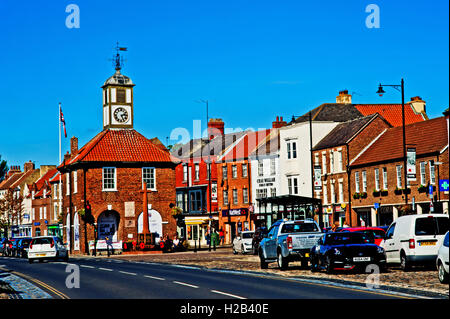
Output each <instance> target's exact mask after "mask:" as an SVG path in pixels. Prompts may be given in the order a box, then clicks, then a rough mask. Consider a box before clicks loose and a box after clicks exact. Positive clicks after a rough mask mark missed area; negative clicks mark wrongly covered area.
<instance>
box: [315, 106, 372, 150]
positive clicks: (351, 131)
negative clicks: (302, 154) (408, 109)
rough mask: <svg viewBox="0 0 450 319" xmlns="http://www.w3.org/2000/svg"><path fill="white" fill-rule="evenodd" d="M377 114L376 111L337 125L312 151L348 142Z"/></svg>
mask: <svg viewBox="0 0 450 319" xmlns="http://www.w3.org/2000/svg"><path fill="white" fill-rule="evenodd" d="M378 116H380V115H379V114H378V113H375V114H372V115H369V116H365V117H361V118H358V119H356V120H351V121H347V122H344V123H341V124H339V125H337V126H336V127H335V128H334V129H333V130H332V131H331V132H330V133H328V134H327V135H326V136H325V137H324V138H323V139H321V140H320V141H319V142H318V143H317V144H316V145H315V146H314V147H313V151H316V150H321V149H326V148H330V147H335V146H338V145H344V144H346V143H348V142H349V140H350V139H351V138H352V137H353V136H355V134H357V133H358V132H359V131H360V130H362V129H363V128H364V127H365V126H367V125H368V124H369V123H370V122H372V121H373V120H374V119H375V118H376V117H378Z"/></svg>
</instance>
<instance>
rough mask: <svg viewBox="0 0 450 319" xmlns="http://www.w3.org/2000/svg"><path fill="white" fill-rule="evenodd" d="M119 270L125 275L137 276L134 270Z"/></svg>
mask: <svg viewBox="0 0 450 319" xmlns="http://www.w3.org/2000/svg"><path fill="white" fill-rule="evenodd" d="M119 272H121V273H122V274H125V275H132V276H136V273H134V272H128V271H121V270H119Z"/></svg>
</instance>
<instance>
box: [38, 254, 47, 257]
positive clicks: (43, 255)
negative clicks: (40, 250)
mask: <svg viewBox="0 0 450 319" xmlns="http://www.w3.org/2000/svg"><path fill="white" fill-rule="evenodd" d="M36 256H39V257H45V254H36Z"/></svg>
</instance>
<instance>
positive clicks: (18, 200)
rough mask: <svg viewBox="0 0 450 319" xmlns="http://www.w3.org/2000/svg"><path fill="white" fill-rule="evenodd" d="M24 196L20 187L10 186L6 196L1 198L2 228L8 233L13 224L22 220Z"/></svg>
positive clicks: (0, 222) (0, 226)
mask: <svg viewBox="0 0 450 319" xmlns="http://www.w3.org/2000/svg"><path fill="white" fill-rule="evenodd" d="M23 210H24V207H23V196H22V195H21V194H20V190H19V189H12V188H9V189H8V190H7V191H6V193H5V195H4V197H3V198H0V228H2V229H3V230H4V233H5V234H8V231H9V229H10V228H11V226H12V225H19V224H20V223H21V222H22V213H23Z"/></svg>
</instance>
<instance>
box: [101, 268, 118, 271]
mask: <svg viewBox="0 0 450 319" xmlns="http://www.w3.org/2000/svg"><path fill="white" fill-rule="evenodd" d="M98 269H99V270H105V271H114V270H112V269H109V268H102V267H99V268H98Z"/></svg>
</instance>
